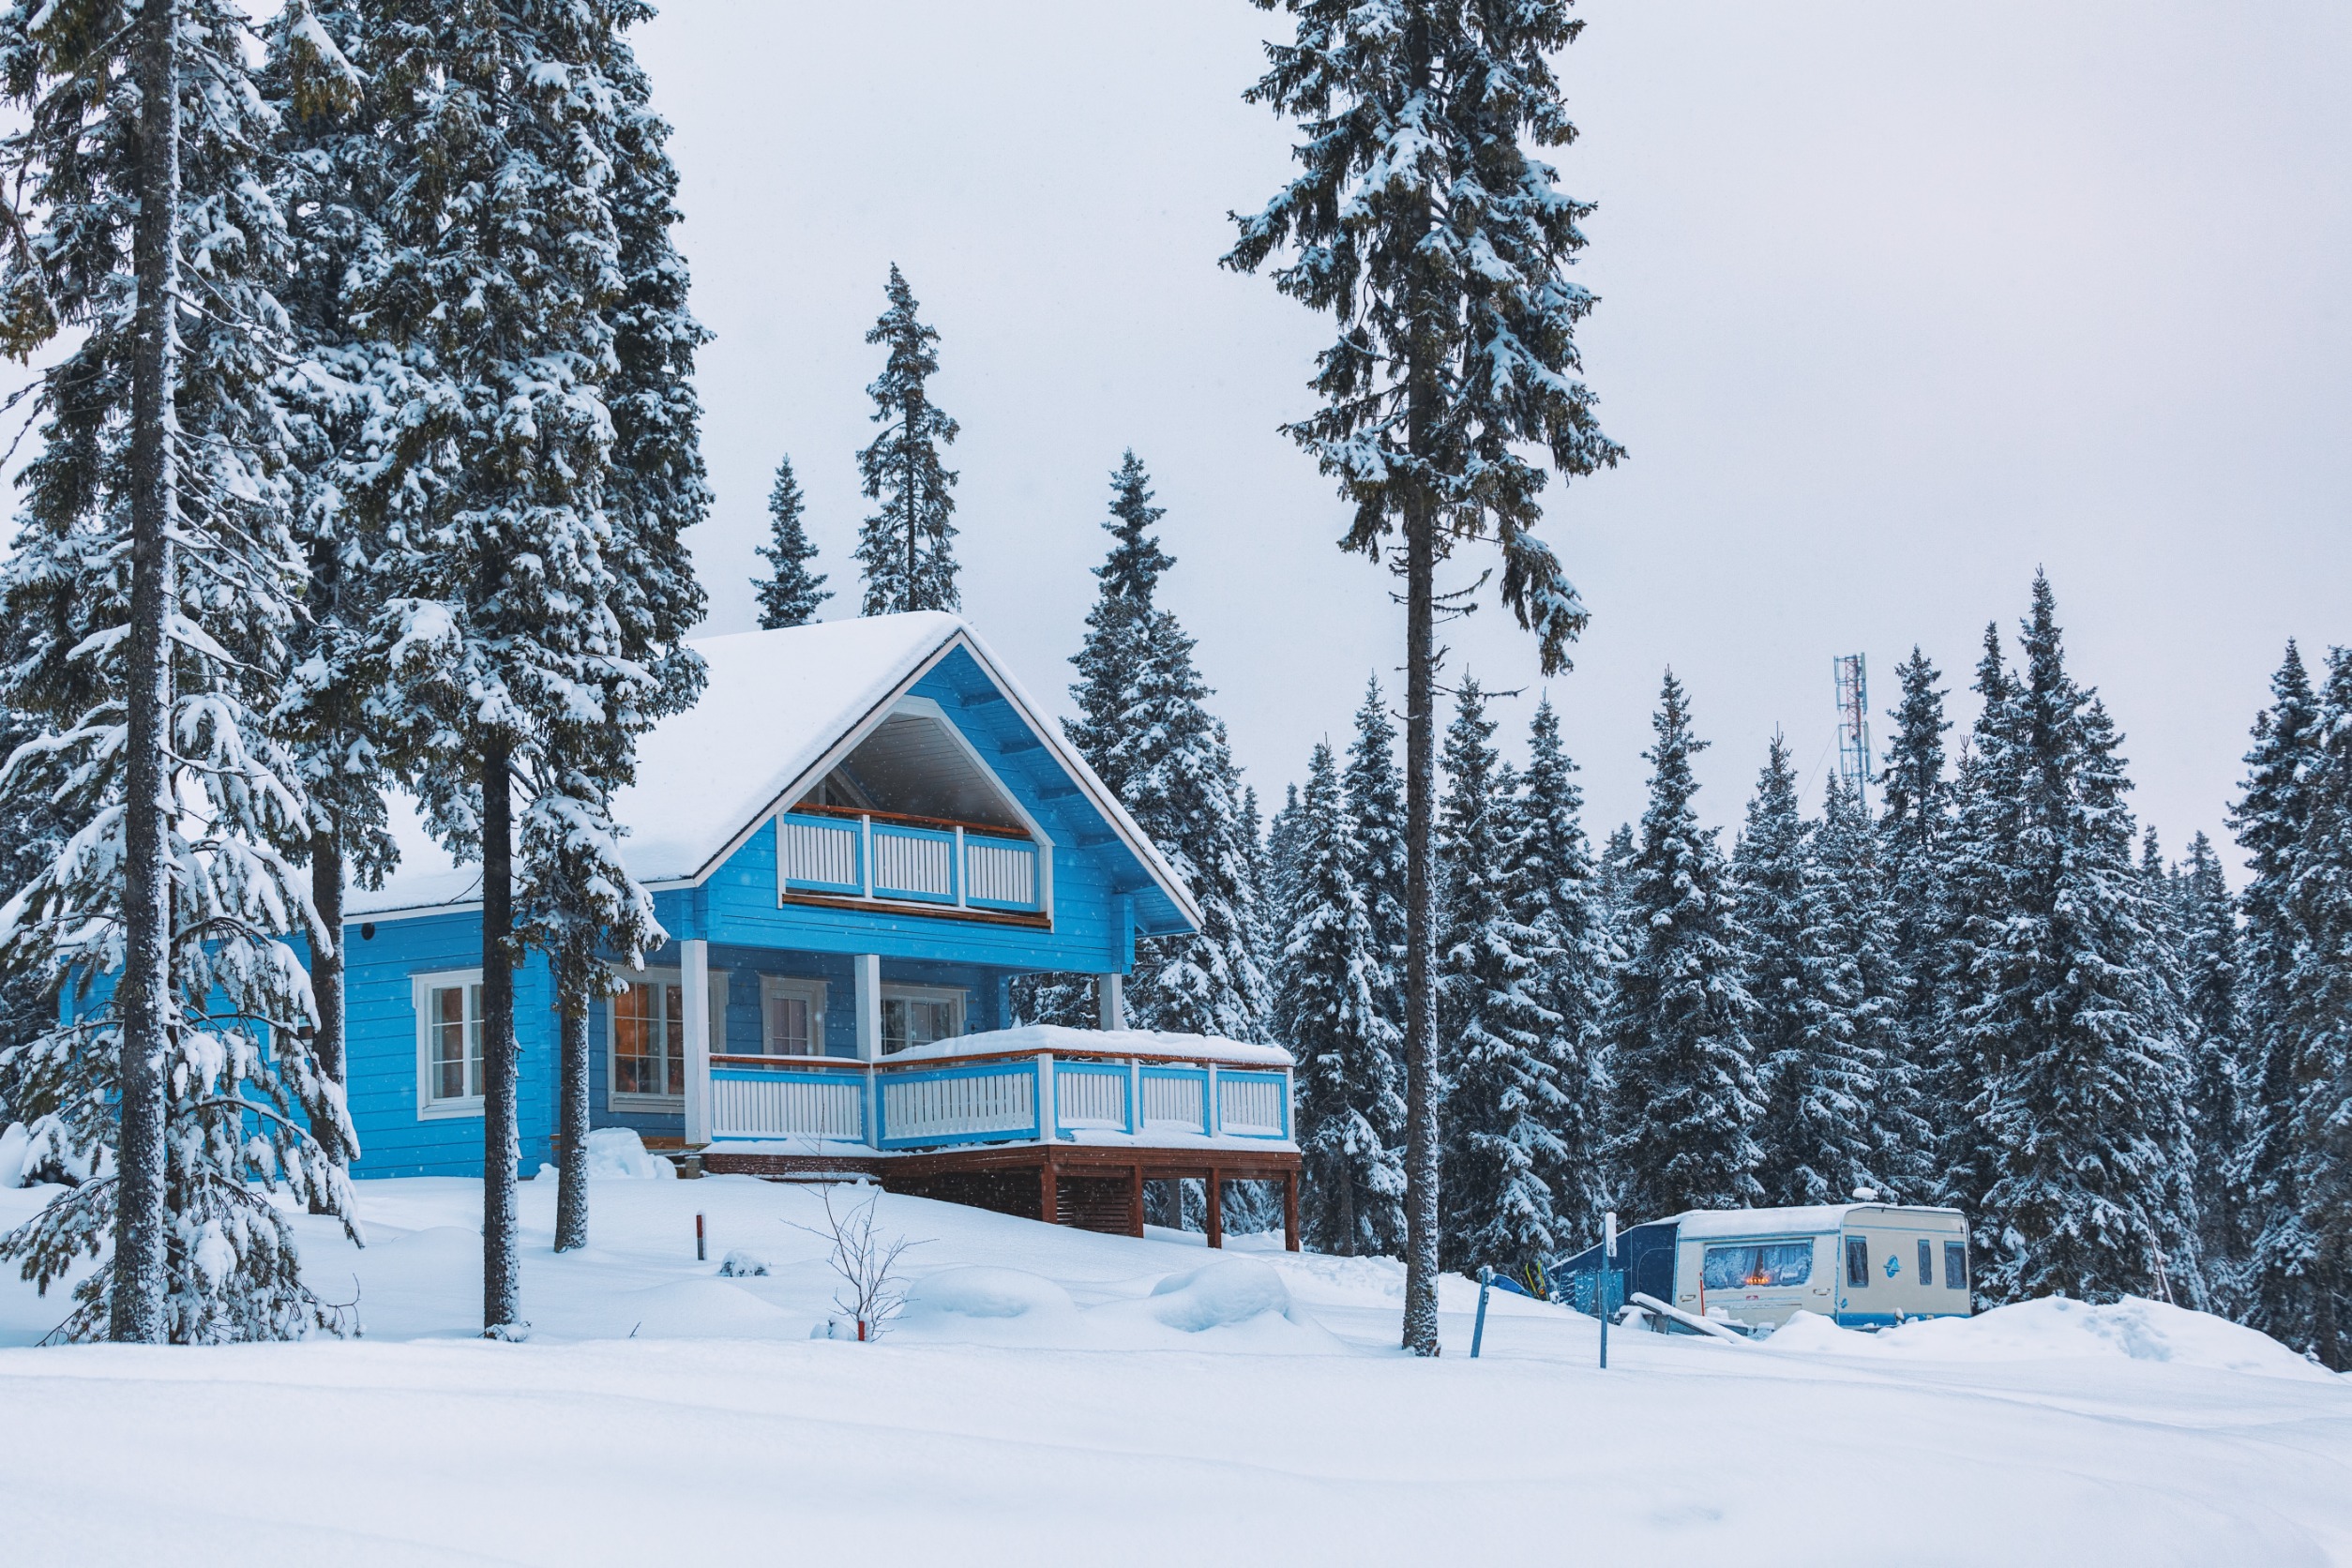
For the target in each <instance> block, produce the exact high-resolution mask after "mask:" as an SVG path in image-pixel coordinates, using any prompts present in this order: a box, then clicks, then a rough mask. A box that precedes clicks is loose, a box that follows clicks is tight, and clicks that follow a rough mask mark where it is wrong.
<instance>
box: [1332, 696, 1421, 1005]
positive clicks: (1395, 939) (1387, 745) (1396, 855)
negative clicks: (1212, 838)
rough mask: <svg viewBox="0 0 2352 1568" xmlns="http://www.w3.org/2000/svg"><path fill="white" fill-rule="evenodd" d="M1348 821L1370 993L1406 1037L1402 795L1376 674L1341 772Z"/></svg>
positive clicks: (1390, 723) (1391, 730) (1391, 728)
mask: <svg viewBox="0 0 2352 1568" xmlns="http://www.w3.org/2000/svg"><path fill="white" fill-rule="evenodd" d="M1342 782H1343V783H1344V784H1345V786H1346V789H1347V795H1348V821H1349V824H1350V827H1351V829H1352V831H1353V833H1354V837H1355V845H1356V861H1355V875H1356V885H1357V886H1358V887H1360V888H1362V889H1363V891H1364V914H1365V916H1366V917H1367V918H1368V919H1369V920H1370V921H1371V922H1372V951H1373V953H1374V955H1375V956H1376V957H1378V958H1379V960H1380V974H1379V976H1378V977H1377V978H1376V979H1375V980H1374V981H1373V995H1374V997H1375V999H1376V1000H1377V1001H1378V1002H1379V1003H1380V1010H1381V1013H1382V1015H1383V1016H1384V1017H1385V1018H1387V1019H1388V1020H1389V1022H1391V1023H1393V1024H1395V1026H1396V1028H1397V1031H1398V1033H1399V1035H1400V1037H1401V1035H1402V1033H1403V1031H1404V1027H1405V927H1406V920H1405V892H1406V888H1405V883H1406V861H1407V855H1406V853H1405V797H1404V789H1403V782H1402V780H1401V779H1400V778H1399V777H1398V776H1397V772H1396V726H1395V723H1394V722H1393V721H1392V720H1391V719H1390V717H1389V714H1388V700H1387V699H1386V698H1385V697H1383V696H1382V695H1381V693H1380V677H1379V676H1377V675H1376V676H1372V677H1369V678H1368V679H1366V681H1365V682H1364V703H1363V705H1362V706H1361V707H1359V708H1357V709H1356V736H1355V739H1354V740H1353V741H1351V742H1349V746H1348V767H1347V771H1346V773H1345V774H1344V776H1343V777H1342Z"/></svg>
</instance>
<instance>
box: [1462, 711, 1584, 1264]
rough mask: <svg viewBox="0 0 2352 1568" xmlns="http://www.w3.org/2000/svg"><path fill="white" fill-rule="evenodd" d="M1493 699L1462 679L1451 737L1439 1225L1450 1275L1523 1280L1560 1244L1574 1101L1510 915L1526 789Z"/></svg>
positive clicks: (1532, 957) (1519, 927) (1535, 976)
mask: <svg viewBox="0 0 2352 1568" xmlns="http://www.w3.org/2000/svg"><path fill="white" fill-rule="evenodd" d="M1494 733H1495V722H1494V720H1493V719H1491V718H1488V717H1487V716H1486V703H1485V694H1484V693H1482V692H1481V691H1480V690H1479V686H1478V683H1477V681H1475V680H1473V679H1471V678H1470V677H1467V676H1465V677H1464V678H1463V681H1462V686H1461V689H1460V692H1459V694H1458V695H1457V697H1456V700H1455V715H1454V723H1453V724H1452V726H1451V727H1449V728H1448V729H1447V731H1446V738H1445V776H1446V794H1445V804H1444V807H1443V809H1442V811H1441V812H1440V817H1439V824H1438V825H1439V837H1438V864H1439V867H1440V870H1441V873H1442V878H1443V896H1442V908H1443V909H1444V911H1445V923H1444V926H1443V927H1442V930H1441V932H1440V937H1439V942H1438V1035H1439V1040H1440V1046H1441V1049H1440V1056H1439V1062H1440V1069H1441V1071H1442V1073H1443V1075H1444V1081H1445V1097H1444V1100H1443V1102H1442V1104H1443V1112H1442V1115H1441V1119H1440V1126H1441V1129H1442V1132H1441V1135H1440V1141H1439V1149H1440V1153H1441V1155H1442V1158H1443V1166H1442V1170H1443V1176H1442V1185H1441V1187H1440V1193H1441V1201H1440V1214H1443V1216H1444V1223H1443V1235H1444V1241H1443V1245H1442V1247H1441V1250H1440V1255H1439V1256H1440V1258H1441V1259H1443V1260H1444V1262H1445V1265H1446V1266H1447V1267H1448V1268H1453V1269H1460V1270H1471V1269H1475V1268H1476V1267H1478V1265H1480V1264H1482V1263H1484V1264H1491V1265H1493V1266H1494V1267H1496V1268H1497V1269H1499V1270H1500V1271H1501V1272H1503V1273H1506V1274H1516V1273H1518V1272H1520V1271H1521V1270H1522V1269H1524V1268H1525V1267H1526V1266H1527V1265H1528V1264H1529V1263H1530V1262H1531V1261H1533V1260H1534V1259H1537V1258H1539V1257H1542V1256H1544V1255H1545V1254H1547V1253H1549V1252H1550V1251H1552V1250H1553V1249H1554V1248H1555V1247H1556V1246H1557V1245H1558V1244H1560V1240H1561V1239H1562V1238H1561V1236H1560V1227H1559V1220H1558V1217H1557V1216H1556V1215H1555V1214H1554V1213H1553V1208H1552V1202H1553V1189H1552V1184H1551V1182H1550V1181H1548V1180H1546V1178H1547V1177H1556V1176H1557V1175H1558V1173H1559V1171H1560V1168H1562V1167H1564V1166H1565V1165H1566V1164H1567V1162H1568V1151H1567V1148H1566V1147H1565V1145H1563V1144H1562V1143H1561V1142H1560V1133H1559V1126H1560V1123H1561V1122H1562V1121H1563V1120H1565V1112H1566V1109H1567V1097H1566V1095H1565V1094H1563V1093H1561V1090H1560V1070H1559V1064H1558V1063H1557V1062H1556V1061H1555V1060H1554V1058H1553V1049H1554V1048H1555V1046H1556V1044H1557V1036H1558V1031H1559V1027H1560V1017H1559V1015H1557V1014H1555V1013H1553V1012H1552V1011H1551V1010H1550V1009H1549V1008H1547V1007H1546V1006H1545V1004H1544V1003H1545V996H1544V993H1545V990H1546V987H1545V980H1546V978H1547V975H1546V974H1545V971H1544V968H1543V966H1542V964H1541V963H1540V961H1539V957H1538V955H1537V953H1536V951H1535V949H1536V947H1537V943H1538V942H1539V941H1540V938H1539V936H1538V933H1537V932H1535V931H1534V930H1533V929H1531V928H1530V927H1528V926H1526V925H1525V924H1523V923H1522V922H1521V921H1520V920H1519V918H1518V911H1517V910H1516V909H1515V907H1514V899H1513V897H1512V895H1513V892H1514V889H1513V887H1512V873H1513V870H1514V869H1515V861H1516V858H1517V856H1516V851H1517V840H1518V837H1519V831H1518V822H1517V812H1516V810H1515V803H1514V800H1513V796H1514V794H1515V785H1516V780H1515V778H1514V776H1513V775H1512V770H1511V768H1510V765H1509V764H1508V763H1505V762H1503V761H1501V759H1500V757H1499V756H1498V755H1497V753H1496V751H1495V748H1494Z"/></svg>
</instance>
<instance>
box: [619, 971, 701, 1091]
mask: <svg viewBox="0 0 2352 1568" xmlns="http://www.w3.org/2000/svg"><path fill="white" fill-rule="evenodd" d="M610 1011H611V1020H612V1030H611V1033H612V1077H611V1093H610V1094H609V1095H608V1096H607V1097H608V1099H609V1100H610V1101H611V1103H612V1104H613V1105H615V1106H627V1105H629V1104H630V1103H632V1102H634V1103H635V1104H637V1105H639V1106H641V1107H642V1106H644V1105H645V1104H646V1103H647V1102H649V1101H653V1102H660V1104H659V1105H658V1106H657V1108H662V1109H668V1108H671V1106H672V1105H673V1104H675V1103H677V1102H678V1101H680V1099H681V1097H682V1096H683V1095H684V1094H685V1093H686V989H685V988H684V987H683V986H681V985H680V984H679V983H678V977H677V976H676V975H674V974H655V975H647V976H645V977H643V978H641V979H634V980H629V981H627V982H626V985H625V988H624V989H623V990H622V992H621V994H620V995H618V996H616V997H614V998H613V999H612V1001H611V1004H610Z"/></svg>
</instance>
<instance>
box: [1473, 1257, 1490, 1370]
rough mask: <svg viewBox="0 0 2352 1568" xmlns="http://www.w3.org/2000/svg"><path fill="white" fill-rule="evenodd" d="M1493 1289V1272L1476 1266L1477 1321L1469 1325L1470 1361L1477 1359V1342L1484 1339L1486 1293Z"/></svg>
mask: <svg viewBox="0 0 2352 1568" xmlns="http://www.w3.org/2000/svg"><path fill="white" fill-rule="evenodd" d="M1494 1288H1495V1271H1494V1270H1492V1269H1490V1268H1488V1267H1487V1266H1486V1265H1485V1264H1484V1263H1481V1264H1479V1265H1478V1320H1477V1321H1476V1322H1475V1323H1472V1324H1471V1325H1470V1360H1472V1361H1476V1360H1477V1359H1478V1345H1479V1341H1481V1340H1483V1339H1485V1337H1486V1293H1487V1292H1488V1291H1489V1290H1492V1289H1494Z"/></svg>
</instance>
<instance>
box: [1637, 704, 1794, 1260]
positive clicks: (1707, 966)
mask: <svg viewBox="0 0 2352 1568" xmlns="http://www.w3.org/2000/svg"><path fill="white" fill-rule="evenodd" d="M1651 725H1652V727H1653V728H1654V729H1655V730H1656V731H1657V736H1658V740H1657V744H1656V745H1655V746H1653V747H1651V750H1649V751H1648V752H1646V753H1645V754H1644V756H1645V757H1646V759H1647V760H1648V761H1649V762H1650V764H1651V776H1650V806H1649V808H1648V809H1647V810H1645V811H1644V812H1643V813H1642V816H1641V840H1640V843H1639V844H1638V845H1637V846H1636V849H1635V852H1634V857H1633V859H1632V861H1631V862H1630V863H1628V865H1627V866H1626V867H1625V902H1624V909H1623V912H1622V922H1623V923H1622V926H1621V934H1622V937H1623V940H1624V942H1625V944H1626V951H1625V960H1624V962H1623V963H1622V964H1621V965H1620V966H1619V968H1618V972H1617V999H1616V1004H1615V1007H1614V1009H1613V1011H1612V1013H1611V1015H1610V1023H1609V1036H1610V1063H1611V1066H1612V1069H1613V1073H1614V1080H1613V1081H1614V1087H1615V1101H1614V1107H1613V1109H1612V1112H1611V1115H1610V1118H1609V1121H1610V1128H1611V1131H1612V1132H1613V1133H1614V1135H1615V1136H1614V1138H1612V1139H1611V1143H1610V1147H1611V1151H1612V1153H1613V1154H1614V1157H1615V1163H1616V1165H1617V1167H1618V1168H1619V1169H1620V1170H1621V1172H1622V1179H1623V1182H1624V1188H1623V1191H1622V1193H1621V1197H1620V1199H1619V1200H1620V1202H1621V1205H1622V1206H1623V1208H1624V1210H1625V1212H1626V1214H1628V1215H1629V1216H1631V1217H1633V1218H1636V1219H1649V1218H1655V1217H1657V1216H1661V1215H1666V1214H1679V1213H1681V1211H1682V1210H1684V1209H1713V1208H1737V1207H1740V1206H1741V1205H1743V1204H1749V1203H1754V1202H1756V1201H1758V1200H1759V1199H1761V1198H1762V1196H1763V1189H1762V1187H1761V1186H1760V1185H1759V1184H1757V1182H1756V1166H1757V1164H1758V1163H1759V1162H1760V1161H1761V1159H1762V1151H1760V1150H1759V1149H1758V1148H1757V1147H1756V1119H1757V1118H1758V1117H1759V1116H1760V1115H1761V1114H1762V1112H1763V1091H1762V1087H1761V1086H1760V1085H1759V1084H1758V1083H1757V1081H1756V1057H1755V1048H1754V1047H1753V1046H1752V1045H1751V1044H1750V1043H1749V1039H1748V1026H1749V1022H1750V1020H1751V1019H1752V1018H1754V1017H1755V1014H1756V1003H1754V1002H1753V1001H1751V1000H1750V999H1749V997H1748V993H1747V988H1746V987H1745V986H1744V985H1743V984H1742V983H1741V974H1740V943H1741V934H1740V922H1739V916H1738V914H1737V912H1736V908H1735V895H1734V893H1733V891H1732V889H1731V887H1730V885H1729V881H1730V879H1729V875H1728V872H1727V870H1726V867H1725V865H1724V859H1723V852H1722V851H1721V850H1720V849H1718V848H1716V845H1715V830H1714V829H1712V828H1702V827H1700V826H1699V825H1698V817H1697V814H1696V812H1695V811H1694V810H1693V809H1692V807H1691V801H1692V799H1693V797H1694V796H1696V794H1697V792H1698V780H1697V778H1696V776H1694V775H1693V773H1692V771H1691V757H1692V754H1693V753H1695V752H1696V751H1698V750H1700V749H1701V748H1702V747H1704V746H1706V745H1707V744H1708V743H1706V742H1705V741H1702V740H1700V739H1698V738H1697V736H1696V735H1695V734H1693V733H1692V731H1691V716H1690V703H1689V700H1688V698H1687V697H1686V696H1685V695H1684V692H1683V689H1682V683H1681V682H1680V681H1678V680H1676V679H1675V678H1674V671H1671V670H1669V671H1666V684H1665V686H1664V687H1663V689H1662V690H1661V691H1660V693H1659V699H1658V712H1657V715H1656V716H1655V717H1654V718H1653V719H1652V720H1651Z"/></svg>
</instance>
